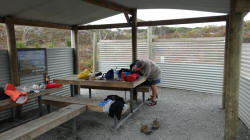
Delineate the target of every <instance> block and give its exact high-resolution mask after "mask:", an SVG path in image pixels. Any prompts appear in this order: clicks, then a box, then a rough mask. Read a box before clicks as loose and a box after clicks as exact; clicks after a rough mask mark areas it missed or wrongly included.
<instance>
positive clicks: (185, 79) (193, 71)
mask: <svg viewBox="0 0 250 140" xmlns="http://www.w3.org/2000/svg"><path fill="white" fill-rule="evenodd" d="M158 65H159V66H160V68H161V71H162V76H161V77H162V79H161V84H160V86H161V87H170V88H176V89H185V90H193V91H198V92H205V93H214V94H221V93H222V81H223V67H219V66H218V65H211V64H178V63H176V64H174V63H164V64H161V63H158Z"/></svg>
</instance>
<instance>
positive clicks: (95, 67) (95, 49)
mask: <svg viewBox="0 0 250 140" xmlns="http://www.w3.org/2000/svg"><path fill="white" fill-rule="evenodd" d="M96 63H97V35H96V32H94V33H93V67H92V71H93V72H96V70H97V65H96Z"/></svg>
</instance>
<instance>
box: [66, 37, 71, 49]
mask: <svg viewBox="0 0 250 140" xmlns="http://www.w3.org/2000/svg"><path fill="white" fill-rule="evenodd" d="M65 46H66V47H71V40H70V39H69V38H67V39H66V40H65Z"/></svg>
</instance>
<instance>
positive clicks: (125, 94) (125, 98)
mask: <svg viewBox="0 0 250 140" xmlns="http://www.w3.org/2000/svg"><path fill="white" fill-rule="evenodd" d="M125 101H127V92H126V90H125Z"/></svg>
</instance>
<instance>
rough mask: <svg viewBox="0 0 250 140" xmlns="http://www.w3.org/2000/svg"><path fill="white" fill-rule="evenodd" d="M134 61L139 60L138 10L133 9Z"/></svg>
mask: <svg viewBox="0 0 250 140" xmlns="http://www.w3.org/2000/svg"><path fill="white" fill-rule="evenodd" d="M131 25H132V61H135V60H136V59H137V10H136V9H133V14H132V22H131Z"/></svg>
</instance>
